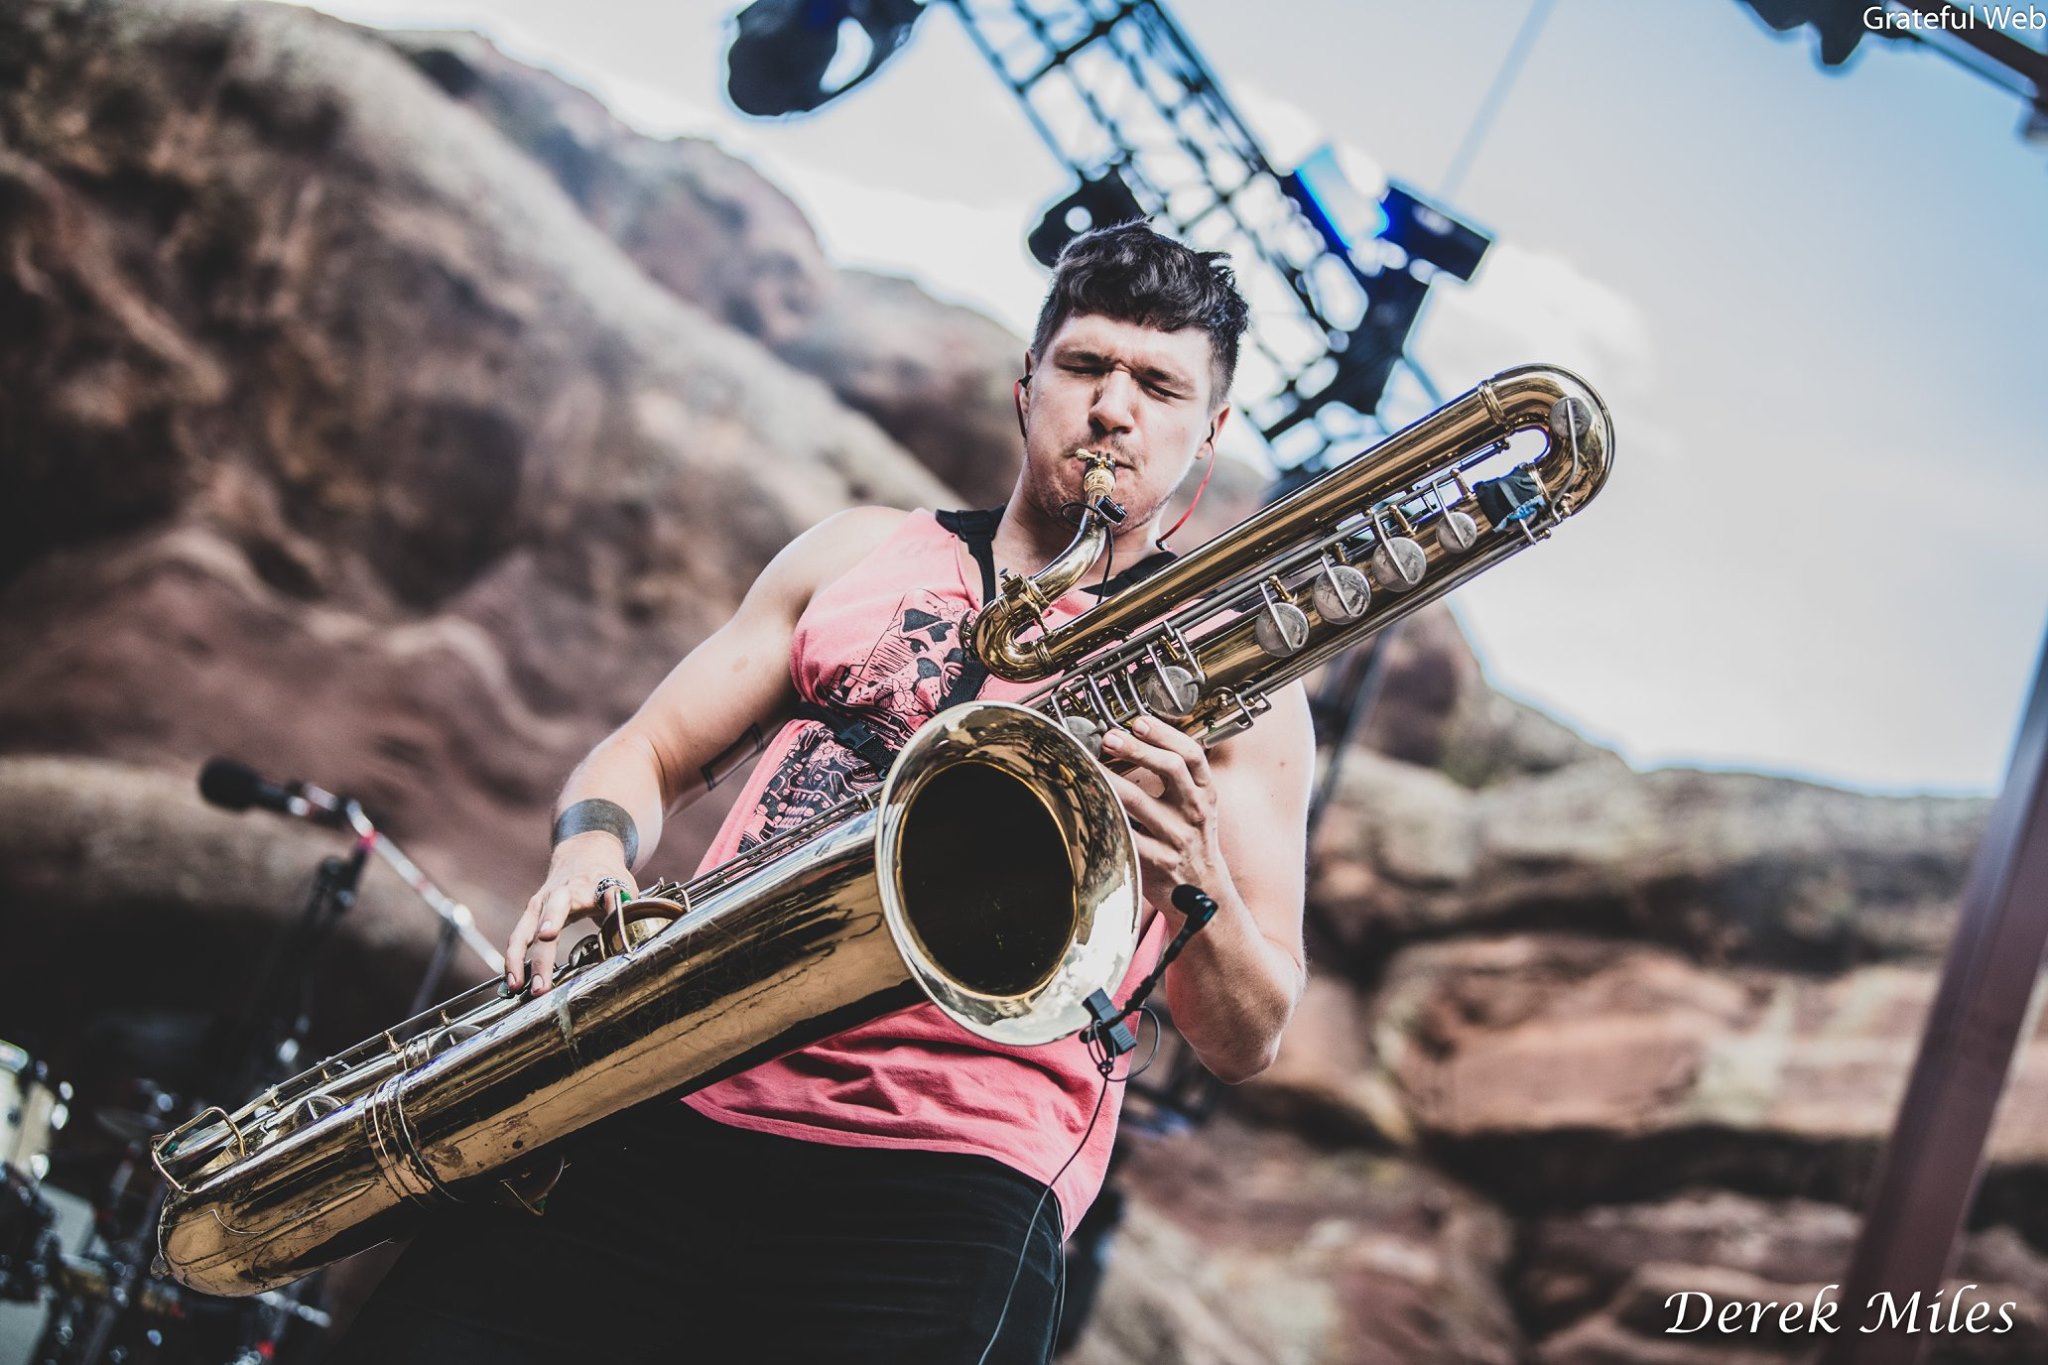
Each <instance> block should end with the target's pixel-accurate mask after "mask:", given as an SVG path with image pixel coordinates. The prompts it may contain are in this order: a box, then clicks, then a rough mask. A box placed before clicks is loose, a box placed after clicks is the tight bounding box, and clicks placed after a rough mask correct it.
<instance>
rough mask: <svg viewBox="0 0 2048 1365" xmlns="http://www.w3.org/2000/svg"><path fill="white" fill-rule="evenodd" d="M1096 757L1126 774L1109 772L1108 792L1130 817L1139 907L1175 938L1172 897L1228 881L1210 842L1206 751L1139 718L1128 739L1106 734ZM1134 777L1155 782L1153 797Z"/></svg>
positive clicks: (1125, 734) (1218, 850)
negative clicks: (1183, 888) (1164, 921)
mask: <svg viewBox="0 0 2048 1365" xmlns="http://www.w3.org/2000/svg"><path fill="white" fill-rule="evenodd" d="M1102 757H1103V761H1104V762H1105V763H1114V764H1118V765H1120V766H1127V767H1128V769H1129V773H1128V774H1127V773H1125V772H1119V771H1117V769H1116V768H1111V769H1110V772H1109V781H1110V785H1111V786H1112V787H1113V788H1115V790H1116V794H1117V796H1118V798H1120V799H1121V800H1122V801H1123V803H1124V812H1125V814H1127V815H1129V816H1130V817H1131V825H1132V833H1133V834H1134V835H1135V836H1136V840H1137V849H1138V861H1139V864H1140V866H1141V867H1142V868H1143V871H1144V881H1145V887H1146V897H1145V899H1146V900H1147V901H1149V902H1150V903H1151V904H1152V905H1153V906H1155V907H1156V908H1158V909H1159V910H1160V911H1162V912H1163V913H1165V914H1166V915H1168V916H1169V920H1168V923H1169V924H1170V925H1171V926H1172V927H1173V928H1174V929H1175V930H1176V931H1178V928H1179V921H1180V919H1181V915H1180V912H1179V911H1177V910H1175V909H1173V908H1172V903H1171V901H1170V900H1169V899H1168V898H1169V897H1170V896H1171V895H1172V894H1173V889H1174V888H1175V887H1177V886H1180V885H1182V884H1183V883H1186V884H1188V885H1192V886H1198V887H1201V888H1202V889H1203V890H1205V891H1208V892H1210V894H1212V895H1216V894H1220V893H1221V890H1222V887H1223V885H1224V884H1226V883H1227V881H1228V879H1229V875H1230V874H1229V872H1228V871H1227V870H1226V868H1225V866H1224V862H1223V850H1222V846H1221V844H1220V842H1219V840H1218V837H1217V836H1218V830H1219V828H1220V823H1219V821H1218V820H1217V818H1216V784H1215V781H1214V778H1213V776H1212V774H1211V773H1210V770H1209V754H1208V751H1207V750H1205V749H1203V748H1202V746H1201V745H1200V744H1198V743H1196V742H1195V740H1194V739H1193V738H1192V737H1190V736H1188V735H1185V734H1183V733H1181V732H1180V731H1179V730H1177V729H1175V728H1174V727H1173V726H1171V725H1168V724H1166V723H1165V722H1164V721H1160V720H1156V719H1154V718H1152V717H1150V716H1139V717H1137V718H1136V719H1135V720H1133V721H1132V722H1131V728H1130V729H1129V730H1128V731H1124V730H1112V731H1110V732H1109V733H1108V734H1107V735H1105V736H1104V737H1103V741H1102ZM1139 774H1150V775H1151V776H1152V777H1153V778H1154V779H1156V782H1157V785H1158V787H1159V794H1158V795H1156V796H1155V795H1154V794H1153V793H1152V792H1150V791H1148V790H1147V789H1146V787H1145V786H1143V785H1140V783H1139V781H1138V780H1137V777H1138V775H1139Z"/></svg>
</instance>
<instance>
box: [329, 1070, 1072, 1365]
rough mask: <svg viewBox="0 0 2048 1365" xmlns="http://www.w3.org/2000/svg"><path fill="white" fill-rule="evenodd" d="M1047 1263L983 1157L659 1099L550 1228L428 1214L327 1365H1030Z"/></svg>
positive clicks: (598, 1141) (1019, 1207) (595, 1143)
mask: <svg viewBox="0 0 2048 1365" xmlns="http://www.w3.org/2000/svg"><path fill="white" fill-rule="evenodd" d="M1027 1229H1028V1236H1027ZM1060 1257H1061V1247H1060V1234H1059V1212H1058V1208H1057V1203H1056V1201H1055V1200H1054V1199H1053V1197H1052V1196H1051V1194H1049V1193H1047V1191H1046V1187H1045V1186H1044V1185H1041V1184H1039V1183H1038V1182H1037V1181H1034V1180H1032V1179H1031V1178H1030V1177H1028V1176H1025V1175H1023V1174H1021V1173H1020V1172H1017V1171H1015V1170H1012V1169H1011V1168H1010V1167H1008V1166H1005V1165H1003V1164H1002V1163H1001V1162H999V1161H996V1160H994V1159H992V1158H989V1157H980V1156H961V1155H954V1154H952V1153H945V1152H911V1151H895V1150H888V1149H875V1148H846V1147H831V1146H826V1145H824V1144H822V1143H814V1142H801V1141H796V1140H793V1139H788V1138H781V1137H773V1136H768V1135H765V1134H758V1133H750V1132H745V1131H742V1130H739V1129H735V1128H732V1127H730V1126H728V1125H725V1124H720V1123H715V1122H713V1121H711V1120H709V1119H706V1118H704V1117H703V1116H702V1115H699V1114H697V1113H696V1112H695V1111H694V1110H692V1109H690V1108H689V1107H688V1106H687V1105H685V1104H683V1103H681V1102H680V1101H673V1100H671V1101H663V1102H661V1103H659V1104H654V1105H645V1106H642V1107H641V1108H639V1109H636V1110H632V1111H629V1112H628V1113H625V1114H621V1115H619V1116H618V1117H617V1118H615V1119H611V1120H608V1121H607V1122H606V1123H604V1124H602V1125H600V1126H599V1127H598V1128H597V1129H595V1130H593V1133H592V1135H591V1136H590V1137H589V1138H588V1139H586V1140H585V1141H583V1142H581V1143H580V1144H578V1145H577V1146H576V1147H575V1148H574V1149H573V1150H572V1152H571V1160H570V1166H569V1170H568V1171H567V1172H566V1173H565V1174H564V1175H563V1177H562V1180H561V1183H560V1184H558V1185H557V1186H556V1187H555V1191H554V1193H553V1194H552V1195H551V1196H550V1197H549V1199H548V1204H547V1214H546V1216H545V1217H542V1218H535V1217H533V1216H531V1215H530V1214H525V1213H521V1212H519V1211H517V1210H515V1209H509V1208H507V1209H500V1208H497V1207H495V1206H476V1207H470V1206H464V1207H463V1208H461V1209H459V1210H451V1211H450V1212H449V1213H447V1214H446V1215H441V1216H437V1218H436V1219H435V1221H434V1222H432V1223H430V1224H429V1225H428V1227H427V1228H426V1230H425V1231H423V1232H422V1233H421V1234H420V1236H418V1237H417V1238H415V1239H414V1241H413V1244H412V1246H411V1247H409V1248H408V1249H407V1251H406V1252H405V1254H404V1255H403V1256H402V1257H400V1258H399V1261H398V1263H397V1265H396V1266H394V1267H393V1269H392V1271H391V1274H390V1276H389V1278H387V1279H386V1280H385V1281H384V1283H383V1284H382V1285H381V1286H379V1288H378V1289H377V1292H376V1293H375V1294H374V1295H372V1296H371V1298H370V1301H369V1302H368V1303H367V1304H366V1305H364V1308H363V1310H362V1313H361V1314H360V1315H359V1316H358V1317H357V1319H356V1322H355V1325H354V1326H353V1328H352V1329H351V1330H350V1332H349V1333H348V1335H347V1337H346V1338H345V1339H344V1340H343V1341H342V1342H341V1343H340V1345H339V1346H338V1347H337V1348H336V1350H335V1352H334V1354H333V1356H332V1357H331V1360H332V1361H334V1362H347V1365H409V1363H411V1362H418V1363H419V1365H426V1363H427V1362H434V1365H444V1363H445V1365H460V1363H461V1362H466V1361H474V1362H478V1363H479V1365H483V1363H484V1362H488V1365H521V1363H522V1362H528V1361H532V1362H536V1363H538V1362H543V1361H545V1362H547V1365H572V1363H580V1362H583V1361H593V1362H594V1361H603V1362H607V1365H609V1363H610V1362H615V1361H617V1362H623V1361H650V1362H651V1361H662V1362H671V1361H673V1362H677V1363H678V1365H682V1363H683V1362H689V1365H717V1363H719V1362H726V1361H745V1362H763V1363H764V1365H782V1363H783V1362H788V1365H812V1363H813V1362H816V1363H817V1365H828V1363H836V1362H849V1363H851V1362H870V1361H872V1362H888V1365H977V1362H980V1361H982V1360H983V1359H984V1354H983V1353H984V1351H985V1350H986V1360H987V1362H988V1363H989V1365H996V1362H1003V1363H1004V1365H1016V1362H1032V1365H1042V1363H1043V1362H1044V1361H1046V1360H1047V1359H1049V1358H1050V1355H1051V1350H1052V1340H1053V1333H1054V1329H1055V1328H1056V1326H1057V1320H1056V1319H1057V1313H1058V1305H1057V1298H1058V1289H1059V1279H1060V1275H1061V1262H1060ZM1020 1258H1021V1261H1020ZM991 1343H993V1348H992V1349H990V1347H991Z"/></svg>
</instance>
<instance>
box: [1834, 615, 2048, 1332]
mask: <svg viewBox="0 0 2048 1365" xmlns="http://www.w3.org/2000/svg"><path fill="white" fill-rule="evenodd" d="M2044 948H2048V649H2044V651H2043V654H2042V657H2041V660H2040V662H2039V663H2038V664H2037V665H2036V666H2035V670H2034V686H2033V692H2032V694H2031V697H2030V699H2029V700H2028V702H2027V707H2026V711H2025V713H2024V717H2023V719H2022V721H2021V724H2020V734H2019V742H2018V743H2017V745H2015V746H2014V749H2013V759H2012V769H2011V771H2010V772H2009V773H2008V774H2007V776H2006V782H2005V790H2004V791H2003V792H2002V793H2001V794H2000V795H1999V798H1998V800H1997V802H1996V803H1995V804H1994V805H1993V806H1992V809H1991V819H1990V822H1989V823H1988V824H1987V825H1986V827H1985V830H1984V840H1983V842H1982V843H1981V844H1979V845H1978V847H1977V856H1976V859H1975V860H1974V861H1973V862H1972V863H1971V865H1970V877H1969V881H1968V883H1967V884H1966V885H1965V886H1964V887H1963V899H1962V910H1961V914H1960V916H1959V917H1958V919H1957V921H1956V931H1955V937H1954V939H1953V940H1952V941H1951V942H1950V944H1949V950H1948V957H1947V959H1946V961H1945V962H1944V963H1943V964H1942V970H1941V985H1940V987H1939V989H1938V990H1937V992H1936V994H1935V997H1934V1005H1933V1008H1932V1009H1930V1010H1929V1011H1928V1016H1927V1028H1926V1030H1925V1032H1924V1033H1923V1034H1922V1035H1921V1039H1920V1055H1919V1056H1918V1057H1917V1058H1916V1059H1915V1061H1914V1063H1913V1074H1912V1077H1911V1079H1910V1080H1909V1081H1908V1082H1907V1084H1906V1095H1905V1098H1904V1099H1903V1100H1901V1101H1900V1103H1899V1116H1898V1120H1897V1122H1896V1125H1895V1126H1894V1128H1893V1130H1892V1136H1891V1141H1890V1142H1889V1143H1888V1144H1887V1145H1886V1147H1885V1152H1884V1157H1883V1161H1882V1164H1881V1165H1880V1166H1879V1168H1878V1173H1877V1178H1876V1180H1875V1182H1874V1183H1873V1185H1872V1188H1871V1196H1870V1201H1869V1211H1868V1213H1866V1214H1865V1216H1864V1220H1863V1230H1862V1232H1861V1234H1860V1235H1859V1236H1858V1238H1857V1241H1856V1249H1855V1251H1854V1253H1853V1254H1852V1255H1851V1257H1850V1261H1849V1270H1848V1274H1847V1277H1846V1279H1845V1280H1844V1282H1843V1286H1842V1297H1841V1311H1840V1315H1839V1317H1838V1318H1837V1325H1838V1328H1839V1330H1838V1332H1837V1333H1836V1335H1835V1336H1833V1337H1832V1338H1830V1340H1829V1343H1828V1346H1827V1348H1826V1350H1825V1351H1824V1353H1823V1355H1822V1357H1821V1359H1822V1360H1823V1362H1826V1365H1849V1363H1850V1362H1854V1365H1912V1362H1915V1361H1917V1360H1919V1359H1920V1355H1921V1352H1922V1351H1923V1350H1924V1349H1925V1348H1926V1345H1927V1343H1928V1341H1929V1340H1930V1339H1931V1337H1930V1334H1929V1333H1928V1331H1927V1330H1926V1319H1925V1306H1926V1305H1927V1303H1928V1301H1929V1300H1930V1299H1932V1298H1933V1297H1934V1295H1935V1293H1936V1292H1937V1291H1939V1290H1940V1288H1941V1283H1942V1279H1943V1277H1944V1276H1945V1275H1946V1274H1947V1271H1948V1267H1949V1265H1950V1262H1951V1261H1952V1260H1953V1258H1954V1253H1955V1244H1956V1239H1957V1234H1958V1233H1959V1232H1960V1231H1961V1230H1962V1226H1963V1220H1964V1219H1965V1217H1967V1216H1968V1214H1969V1211H1970V1204H1971V1201H1972V1199H1973V1197H1974V1196H1975V1194H1976V1190H1977V1182H1978V1179H1979V1177H1980V1176H1981V1174H1982V1172H1983V1166H1984V1144H1985V1140H1986V1139H1987V1138H1988V1137H1989V1135H1990V1132H1991V1120H1992V1116H1993V1115H1994V1113H1995V1112H1996V1111H1997V1108H1998V1097H1999V1094H2000V1092H2002V1091H2003V1090H2004V1088H2005V1080H2006V1074H2007V1072H2008V1071H2009V1070H2010V1069H2011V1066H2012V1058H2013V1052H2014V1050H2015V1048H2016V1047H2017V1046H2018V1044H2019V1041H2020V1034H2021V1029H2022V1025H2023V1023H2024V1022H2025V1021H2026V1020H2027V1019H2028V1017H2029V1014H2028V1002H2029V1000H2030V998H2031V997H2032V996H2033V993H2034V987H2035V982H2036V979H2037V978H2038V977H2039V975H2040V971H2041V958H2042V951H2043V949H2044ZM1916 1292H1917V1293H1918V1294H1919V1295H1920V1304H1921V1306H1922V1310H1923V1311H1922V1315H1921V1319H1920V1323H1919V1327H1920V1330H1919V1331H1905V1330H1901V1329H1899V1328H1896V1327H1890V1326H1882V1324H1881V1323H1880V1319H1879V1316H1878V1314H1879V1310H1880V1309H1881V1308H1882V1306H1883V1303H1884V1301H1883V1300H1879V1301H1878V1304H1877V1306H1875V1307H1874V1306H1873V1304H1872V1301H1873V1299H1876V1298H1877V1296H1879V1295H1882V1294H1887V1293H1888V1294H1890V1295H1891V1300H1890V1302H1891V1303H1893V1304H1895V1305H1901V1306H1903V1305H1905V1304H1906V1303H1907V1302H1908V1301H1909V1300H1910V1299H1911V1296H1912V1295H1913V1294H1915V1293H1916ZM1949 1306H1950V1305H1949V1304H1948V1303H1947V1302H1944V1303H1943V1304H1942V1308H1943V1310H1944V1313H1946V1311H1947V1310H1948V1308H1949ZM1964 1311H1965V1312H1967V1305H1966V1306H1965V1309H1964ZM1865 1326H1880V1327H1881V1330H1878V1331H1874V1332H1871V1333H1868V1334H1865V1333H1864V1332H1862V1331H1861V1330H1859V1329H1861V1328H1862V1327H1865Z"/></svg>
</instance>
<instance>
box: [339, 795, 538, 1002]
mask: <svg viewBox="0 0 2048 1365" xmlns="http://www.w3.org/2000/svg"><path fill="white" fill-rule="evenodd" d="M342 815H343V817H344V818H345V819H346V820H347V821H348V825H349V828H350V829H353V830H354V831H355V832H356V839H357V842H358V845H359V846H360V847H366V848H368V849H369V850H370V851H371V852H374V853H375V854H376V855H377V856H378V857H380V858H382V859H383V860H384V862H385V865H386V866H388V867H389V868H390V869H391V870H392V871H393V872H396V873H397V874H398V878H399V880H400V881H402V882H404V883H405V884H406V885H407V886H408V887H410V888H411V889H412V891H413V894H414V895H416V896H418V897H419V898H420V899H421V900H423V901H425V902H426V903H427V908H428V909H429V910H432V911H433V912H434V914H435V915H437V916H439V918H440V920H441V934H440V937H439V938H438V939H436V940H435V943H434V955H433V957H431V958H430V959H428V961H427V971H426V975H424V976H423V977H421V978H420V987H419V990H418V991H416V992H414V994H413V998H412V1008H411V1009H410V1010H408V1011H407V1013H408V1014H418V1013H419V1012H420V1011H421V1010H424V1009H425V1008H426V1007H427V1006H429V1005H431V1004H433V1003H434V999H435V997H436V996H438V995H439V994H440V992H441V978H442V977H443V976H445V975H446V974H447V972H448V965H449V963H450V962H452V961H453V960H454V958H455V947H456V944H457V943H461V944H463V945H465V946H467V947H468V949H469V950H470V952H472V953H474V954H475V955H476V956H477V957H478V958H479V959H480V960H481V961H482V962H483V964H484V965H485V966H486V967H489V968H490V969H491V974H492V975H494V976H503V975H504V974H505V957H504V954H502V953H500V952H499V951H498V950H497V948H496V946H494V945H493V944H492V943H491V941H490V940H489V939H487V938H485V937H484V936H483V934H482V933H481V932H480V931H479V930H478V929H477V927H476V916H475V915H474V914H472V913H471V912H470V908H469V907H468V906H466V905H464V904H463V903H462V902H461V901H459V900H456V899H455V898H454V897H453V896H451V895H449V894H448V893H447V892H445V891H443V890H442V889H441V888H440V887H438V886H436V885H435V884H434V882H433V879H432V878H430V877H428V876H427V874H426V873H424V872H422V871H421V870H420V866H419V864H418V863H415V862H414V861H413V860H412V859H410V858H408V857H406V856H405V850H403V849H401V848H400V847H399V846H398V845H397V844H396V843H394V842H393V841H392V839H391V837H390V836H389V835H387V834H385V833H384V832H383V831H382V830H379V829H378V828H377V827H376V825H374V824H372V823H371V821H370V817H369V816H367V815H365V814H364V813H363V808H362V806H361V804H359V803H358V802H357V801H355V800H354V799H353V798H344V800H343V804H342Z"/></svg>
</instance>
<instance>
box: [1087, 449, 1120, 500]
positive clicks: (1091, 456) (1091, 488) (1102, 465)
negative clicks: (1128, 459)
mask: <svg viewBox="0 0 2048 1365" xmlns="http://www.w3.org/2000/svg"><path fill="white" fill-rule="evenodd" d="M1081 458H1082V459H1084V460H1086V461H1087V462H1088V471H1087V472H1086V473H1085V474H1083V475H1082V476H1081V497H1082V500H1083V501H1084V502H1086V503H1088V504H1089V505H1090V506H1091V507H1092V506H1093V505H1094V504H1095V503H1097V502H1099V501H1101V500H1102V499H1103V498H1106V497H1108V496H1109V495H1110V494H1111V493H1114V492H1115V491H1116V457H1115V456H1113V455H1111V454H1110V453H1109V452H1108V451H1106V450H1084V451H1082V452H1081Z"/></svg>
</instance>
